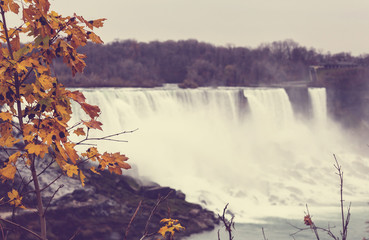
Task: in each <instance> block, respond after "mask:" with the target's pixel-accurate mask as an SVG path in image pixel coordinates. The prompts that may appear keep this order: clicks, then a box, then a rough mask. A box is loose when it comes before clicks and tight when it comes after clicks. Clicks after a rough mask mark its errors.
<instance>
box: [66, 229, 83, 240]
mask: <svg viewBox="0 0 369 240" xmlns="http://www.w3.org/2000/svg"><path fill="white" fill-rule="evenodd" d="M80 232H81V229H79V228H78V229H77V231H76V232H75V233H74V234H73V236H71V237H70V238H69V240H73V239H74V238H75V237H77V235H78V234H79V233H80Z"/></svg>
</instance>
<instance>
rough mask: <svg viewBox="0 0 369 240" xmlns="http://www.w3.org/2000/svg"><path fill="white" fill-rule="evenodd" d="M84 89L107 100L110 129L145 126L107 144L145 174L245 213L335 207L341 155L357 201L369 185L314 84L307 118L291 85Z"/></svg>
mask: <svg viewBox="0 0 369 240" xmlns="http://www.w3.org/2000/svg"><path fill="white" fill-rule="evenodd" d="M82 91H83V93H84V94H85V96H86V98H87V101H88V102H89V103H91V104H97V105H99V106H100V107H101V110H102V115H101V117H100V120H101V121H102V123H103V129H104V132H103V134H104V135H107V134H112V133H116V132H119V131H122V130H132V129H136V128H138V129H139V130H138V131H136V132H134V133H133V134H129V135H125V136H124V138H125V139H126V140H128V143H125V144H115V143H112V142H106V143H105V145H104V143H102V144H101V146H100V145H99V148H100V149H104V148H105V149H106V150H109V151H120V152H123V153H125V154H126V155H128V156H129V157H130V164H132V165H133V166H134V168H135V169H136V170H133V171H137V172H138V175H139V176H141V177H143V178H146V179H150V180H152V181H155V182H157V183H159V184H160V185H163V186H170V187H173V188H175V189H180V190H181V191H183V192H184V193H185V194H186V196H187V200H189V201H192V202H197V203H201V204H203V205H204V206H205V207H207V208H209V209H211V210H214V211H218V212H220V211H221V210H222V209H223V207H224V206H225V204H226V203H230V206H231V207H232V211H233V212H234V213H236V214H238V215H239V216H240V218H241V219H242V217H245V216H246V215H248V216H249V215H250V214H251V212H252V211H256V212H255V214H258V215H260V211H259V210H257V209H266V207H272V206H276V207H284V206H288V207H291V206H303V205H305V204H306V203H308V202H310V203H315V204H319V203H321V204H328V205H329V204H334V203H335V202H336V199H335V198H334V197H332V195H335V194H336V189H335V187H336V186H337V179H336V176H335V174H334V168H333V162H334V159H333V154H336V155H337V156H339V158H341V159H342V162H341V163H342V165H343V166H344V168H345V176H346V179H347V180H346V181H347V184H348V185H351V186H352V187H350V188H349V189H347V191H348V192H349V194H350V196H352V199H351V200H352V201H362V200H363V196H364V195H365V194H368V192H369V190H368V189H365V188H364V187H363V186H365V184H363V183H364V182H365V181H367V180H368V175H367V174H366V173H367V172H368V171H367V170H369V168H368V164H367V163H368V161H367V159H366V157H365V156H362V155H361V154H359V153H358V152H355V150H354V146H351V145H350V141H348V139H347V137H346V136H345V134H344V133H343V131H342V130H341V129H340V128H339V127H338V126H337V125H336V124H334V122H333V121H331V120H330V119H329V117H328V116H327V106H326V96H325V95H326V94H325V89H321V88H310V89H306V91H308V96H309V97H308V98H307V99H306V101H308V102H309V106H310V111H309V114H306V116H305V117H302V118H301V117H299V118H297V117H296V114H295V111H294V108H293V107H292V103H291V101H290V98H289V96H288V94H287V93H286V91H285V90H284V89H282V88H198V89H178V88H155V89H136V88H134V89H133V88H132V89H124V88H116V89H113V88H110V89H109V88H108V89H83V90H82ZM74 113H75V114H76V115H75V116H76V118H75V119H78V118H79V117H82V118H83V116H77V115H78V113H76V112H74ZM77 117H78V118H77ZM72 121H73V120H72ZM101 134H102V133H101ZM99 144H100V143H99ZM257 211H259V212H257ZM271 211H272V210H271ZM268 214H273V213H272V212H268ZM251 215H252V214H251ZM240 218H239V219H240Z"/></svg>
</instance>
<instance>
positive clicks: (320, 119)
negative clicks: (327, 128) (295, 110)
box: [308, 88, 327, 126]
mask: <svg viewBox="0 0 369 240" xmlns="http://www.w3.org/2000/svg"><path fill="white" fill-rule="evenodd" d="M308 91H309V97H310V101H311V105H312V111H313V117H314V121H315V123H316V124H319V125H321V126H322V125H325V124H326V123H327V96H326V91H325V88H309V89H308Z"/></svg>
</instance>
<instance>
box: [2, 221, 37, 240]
mask: <svg viewBox="0 0 369 240" xmlns="http://www.w3.org/2000/svg"><path fill="white" fill-rule="evenodd" d="M0 220H1V221H4V222H6V223H9V224H11V225H13V226H16V227H18V228H20V229H22V230H24V231H26V232H28V233H30V234H32V235H33V236H35V237H37V238H38V239H41V240H42V239H43V238H42V237H41V236H40V235H38V234H37V233H35V232H33V231H32V230H30V229H28V228H25V227H23V226H22V225H19V224H17V223H15V222H12V221H9V220H6V219H4V218H1V217H0Z"/></svg>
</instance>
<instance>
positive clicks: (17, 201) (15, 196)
mask: <svg viewBox="0 0 369 240" xmlns="http://www.w3.org/2000/svg"><path fill="white" fill-rule="evenodd" d="M8 198H9V200H10V202H9V203H10V204H11V205H15V206H16V207H21V208H25V207H24V206H23V205H22V198H23V197H21V196H19V193H18V191H17V190H15V189H13V190H12V191H11V192H8Z"/></svg>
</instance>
